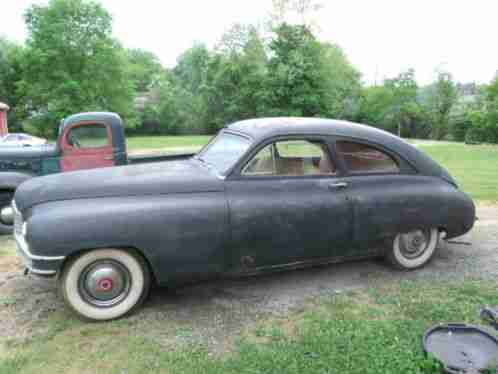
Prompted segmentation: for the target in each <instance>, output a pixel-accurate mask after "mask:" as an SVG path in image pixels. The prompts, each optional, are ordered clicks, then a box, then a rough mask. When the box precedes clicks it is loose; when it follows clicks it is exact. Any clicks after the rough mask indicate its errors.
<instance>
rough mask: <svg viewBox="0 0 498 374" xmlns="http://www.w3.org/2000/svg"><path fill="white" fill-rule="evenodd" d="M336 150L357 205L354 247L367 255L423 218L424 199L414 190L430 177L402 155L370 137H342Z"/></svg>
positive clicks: (354, 207)
mask: <svg viewBox="0 0 498 374" xmlns="http://www.w3.org/2000/svg"><path fill="white" fill-rule="evenodd" d="M335 153H336V154H337V158H338V162H339V163H341V164H342V167H343V169H344V170H345V172H346V176H345V177H344V178H343V180H344V181H345V182H347V183H348V185H349V189H348V193H349V196H350V197H351V203H352V205H353V216H354V232H353V238H354V245H353V246H352V247H351V251H352V252H353V253H354V254H355V255H366V254H368V253H370V252H377V251H379V250H382V248H384V247H385V246H386V240H388V239H389V238H392V237H393V236H394V235H396V234H397V233H398V232H400V230H402V227H403V226H404V225H409V224H410V221H417V220H418V219H419V215H420V214H422V212H421V211H420V207H421V206H423V205H424V202H423V201H419V200H417V199H415V198H414V195H413V190H414V189H416V188H417V185H420V187H419V188H421V189H422V190H423V189H424V186H423V184H424V183H425V180H426V179H427V178H426V177H418V176H416V175H414V174H415V170H414V169H413V168H412V167H411V166H410V165H409V164H408V163H407V162H406V161H404V160H403V159H402V158H401V157H399V155H397V154H395V153H393V152H391V151H390V150H388V149H386V148H384V147H381V146H379V145H376V144H370V143H368V142H366V141H360V140H357V139H349V138H338V139H337V141H336V143H335Z"/></svg>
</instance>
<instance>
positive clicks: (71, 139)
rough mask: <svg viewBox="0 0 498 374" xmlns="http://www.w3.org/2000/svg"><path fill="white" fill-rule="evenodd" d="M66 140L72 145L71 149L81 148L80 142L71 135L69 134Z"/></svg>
mask: <svg viewBox="0 0 498 374" xmlns="http://www.w3.org/2000/svg"><path fill="white" fill-rule="evenodd" d="M68 140H69V144H70V145H72V146H73V147H75V148H81V144H80V141H79V140H78V139H77V138H76V137H75V136H74V135H73V134H69V137H68Z"/></svg>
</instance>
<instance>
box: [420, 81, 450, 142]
mask: <svg viewBox="0 0 498 374" xmlns="http://www.w3.org/2000/svg"><path fill="white" fill-rule="evenodd" d="M456 101H457V89H456V86H455V83H454V82H453V78H452V76H451V74H450V73H448V72H444V71H440V72H439V73H438V79H437V81H436V82H435V83H434V84H433V85H432V86H430V87H429V94H428V97H427V99H426V105H427V111H428V113H429V115H430V118H431V123H432V132H431V137H432V138H433V139H437V140H440V139H443V138H444V137H445V136H446V135H447V134H448V131H449V127H450V113H451V109H452V108H453V106H454V105H455V103H456Z"/></svg>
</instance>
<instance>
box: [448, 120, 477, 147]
mask: <svg viewBox="0 0 498 374" xmlns="http://www.w3.org/2000/svg"><path fill="white" fill-rule="evenodd" d="M471 127H472V121H470V120H469V119H468V118H459V119H457V120H455V121H454V122H453V124H452V126H451V130H450V133H451V135H452V137H453V139H454V140H455V141H457V142H463V141H465V140H466V135H467V131H469V129H470V128H471Z"/></svg>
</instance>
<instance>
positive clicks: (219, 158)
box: [197, 132, 251, 174]
mask: <svg viewBox="0 0 498 374" xmlns="http://www.w3.org/2000/svg"><path fill="white" fill-rule="evenodd" d="M250 145H251V142H250V141H249V139H246V138H244V137H243V136H240V135H235V134H230V133H225V132H222V133H220V134H219V135H218V136H217V137H216V138H215V139H214V140H213V141H212V142H211V144H209V145H208V146H207V147H206V148H205V149H204V150H203V151H202V152H201V153H199V154H198V155H197V159H199V160H200V161H201V162H205V163H207V164H208V165H209V166H212V167H214V168H215V169H216V171H217V172H218V173H219V174H224V173H226V172H227V171H228V170H229V169H230V168H231V167H232V166H233V165H234V164H235V163H236V162H237V161H238V160H239V158H240V157H242V155H244V153H245V152H246V151H247V149H248V148H249V146H250Z"/></svg>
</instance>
